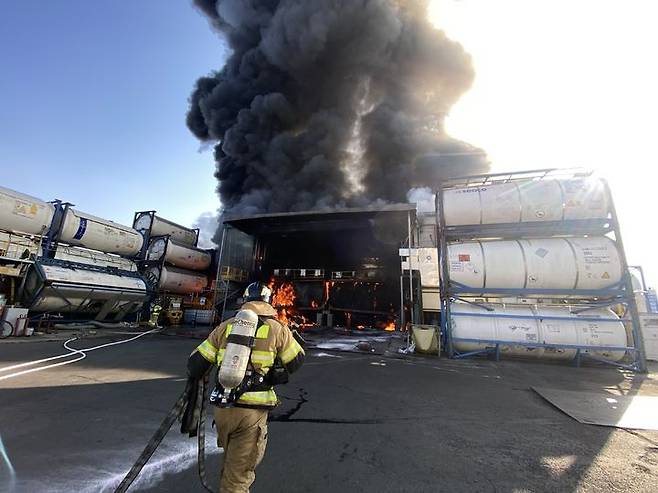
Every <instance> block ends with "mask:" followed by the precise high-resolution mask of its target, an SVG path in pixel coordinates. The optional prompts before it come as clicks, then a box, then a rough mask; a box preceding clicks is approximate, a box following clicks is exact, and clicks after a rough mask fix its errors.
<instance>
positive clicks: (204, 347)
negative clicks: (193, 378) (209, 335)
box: [197, 339, 217, 363]
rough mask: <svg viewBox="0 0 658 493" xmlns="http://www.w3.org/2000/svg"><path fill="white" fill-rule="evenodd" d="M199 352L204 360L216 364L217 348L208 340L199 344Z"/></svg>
mask: <svg viewBox="0 0 658 493" xmlns="http://www.w3.org/2000/svg"><path fill="white" fill-rule="evenodd" d="M197 350H198V351H199V353H201V356H203V357H204V359H206V360H207V361H210V362H211V363H214V362H215V358H216V356H217V348H216V347H215V346H213V345H212V344H211V343H210V341H209V340H208V339H206V340H205V341H203V342H202V343H201V344H199V346H198V347H197Z"/></svg>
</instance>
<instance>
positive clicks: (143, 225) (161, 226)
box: [133, 211, 197, 246]
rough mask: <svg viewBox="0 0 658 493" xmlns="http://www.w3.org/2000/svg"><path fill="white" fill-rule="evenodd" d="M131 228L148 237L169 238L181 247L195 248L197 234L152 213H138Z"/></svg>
mask: <svg viewBox="0 0 658 493" xmlns="http://www.w3.org/2000/svg"><path fill="white" fill-rule="evenodd" d="M133 228H135V229H136V230H138V231H142V232H146V231H148V232H150V237H154V236H170V237H171V238H173V239H174V240H175V241H177V242H178V243H181V244H183V245H190V246H196V241H197V233H196V231H195V230H194V229H191V228H186V227H185V226H181V225H180V224H176V223H175V222H172V221H169V220H167V219H163V218H161V217H159V216H156V215H155V212H153V211H146V212H138V213H137V216H136V217H135V222H134V223H133Z"/></svg>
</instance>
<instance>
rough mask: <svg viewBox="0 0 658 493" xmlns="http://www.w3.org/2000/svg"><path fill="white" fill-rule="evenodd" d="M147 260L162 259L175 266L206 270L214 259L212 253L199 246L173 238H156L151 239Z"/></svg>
mask: <svg viewBox="0 0 658 493" xmlns="http://www.w3.org/2000/svg"><path fill="white" fill-rule="evenodd" d="M146 258H147V260H162V259H163V258H164V261H165V262H167V263H168V264H170V265H173V266H175V267H180V268H181V269H190V270H206V269H207V268H208V267H210V262H211V261H212V257H211V255H210V254H209V253H208V252H206V251H204V250H201V249H199V248H194V247H191V246H187V245H182V244H180V243H177V242H175V241H173V240H172V239H171V238H156V239H154V240H152V241H151V245H150V246H149V249H148V253H147V255H146Z"/></svg>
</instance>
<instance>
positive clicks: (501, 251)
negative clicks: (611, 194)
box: [448, 236, 622, 292]
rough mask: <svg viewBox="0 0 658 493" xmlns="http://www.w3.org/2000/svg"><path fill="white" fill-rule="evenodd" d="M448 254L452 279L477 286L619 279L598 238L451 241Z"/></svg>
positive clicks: (609, 249)
mask: <svg viewBox="0 0 658 493" xmlns="http://www.w3.org/2000/svg"><path fill="white" fill-rule="evenodd" d="M448 258H449V272H450V279H451V280H452V281H456V282H458V283H460V284H464V285H465V286H467V287H469V288H477V289H483V290H486V289H487V288H492V289H499V288H506V289H604V288H607V287H610V286H613V285H614V284H617V283H619V282H620V280H621V277H622V268H621V259H620V256H619V252H618V250H617V247H616V245H615V243H614V242H613V241H612V240H610V239H609V238H607V237H604V236H600V237H583V238H538V239H529V240H502V241H470V242H465V243H453V244H450V245H449V246H448ZM483 292H484V291H483Z"/></svg>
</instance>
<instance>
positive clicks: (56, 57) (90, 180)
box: [0, 0, 226, 225]
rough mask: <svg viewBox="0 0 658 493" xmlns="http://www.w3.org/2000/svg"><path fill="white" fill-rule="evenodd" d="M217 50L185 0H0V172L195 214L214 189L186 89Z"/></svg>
mask: <svg viewBox="0 0 658 493" xmlns="http://www.w3.org/2000/svg"><path fill="white" fill-rule="evenodd" d="M225 56H226V48H225V45H224V44H223V43H222V41H221V39H220V38H219V37H218V36H217V35H216V34H215V33H214V32H213V31H212V30H211V29H210V28H209V26H208V23H207V22H206V20H205V19H204V18H203V17H202V16H201V14H199V13H198V12H197V11H196V10H195V9H194V8H193V7H192V5H191V1H187V0H177V1H162V0H123V1H110V0H103V1H89V0H85V1H83V0H67V1H57V2H55V1H46V0H41V1H36V0H14V1H10V0H6V1H3V2H0V61H1V65H0V67H1V71H0V169H1V170H2V179H1V180H0V184H1V185H3V186H5V187H8V188H12V189H14V190H18V191H20V192H23V193H27V194H30V195H34V196H37V197H39V198H42V199H44V200H52V199H55V198H60V199H62V200H67V201H70V202H73V203H75V204H76V205H77V207H78V208H79V209H80V210H83V211H85V212H89V213H92V214H96V215H99V216H101V217H104V218H107V219H111V220H114V221H117V222H121V223H127V224H130V223H131V221H132V217H133V213H134V211H136V210H144V209H155V210H157V211H158V212H159V213H160V214H161V215H162V216H163V217H167V218H169V219H172V220H175V221H177V222H180V223H182V224H190V225H191V223H192V221H194V219H195V218H196V217H197V216H198V215H199V214H201V213H202V212H204V211H212V210H215V209H216V208H217V206H218V204H219V201H218V198H217V197H216V195H215V193H214V189H215V185H216V181H215V179H214V178H213V176H212V173H213V170H214V164H213V159H212V152H211V151H210V150H209V149H208V150H205V151H204V152H199V151H200V147H201V146H200V143H199V142H198V141H197V140H196V138H195V137H194V136H193V135H192V134H191V133H190V132H189V131H188V129H187V127H186V126H185V113H186V110H187V98H188V96H189V94H190V93H191V91H192V88H193V85H194V82H195V80H196V78H197V77H199V76H201V75H204V74H206V73H208V72H210V71H211V70H213V69H217V68H220V67H221V66H222V64H223V61H224V59H225Z"/></svg>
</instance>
